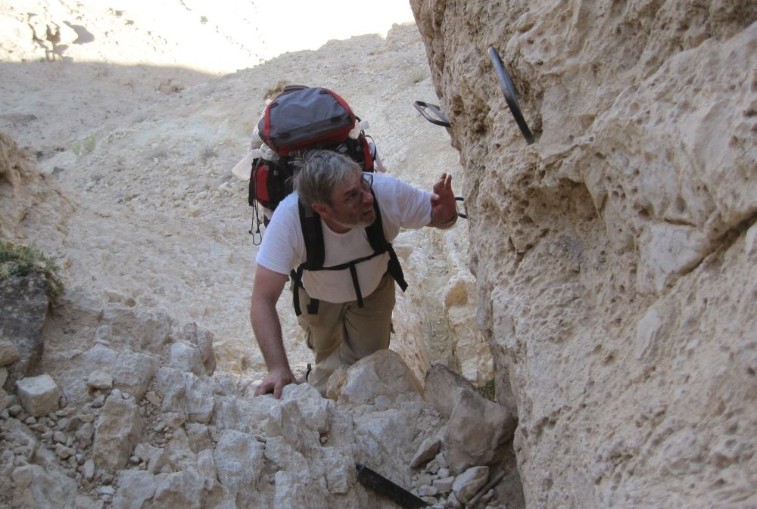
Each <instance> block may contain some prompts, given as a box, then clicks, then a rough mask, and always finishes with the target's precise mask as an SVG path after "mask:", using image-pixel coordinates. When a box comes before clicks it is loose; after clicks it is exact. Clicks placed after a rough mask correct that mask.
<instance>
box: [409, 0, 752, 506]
mask: <svg viewBox="0 0 757 509" xmlns="http://www.w3.org/2000/svg"><path fill="white" fill-rule="evenodd" d="M411 5H412V8H413V11H414V15H415V18H416V22H417V24H418V28H419V30H420V32H421V34H422V36H423V39H424V42H425V45H426V53H427V58H428V61H429V64H430V66H431V70H432V77H433V81H434V86H435V89H436V92H437V95H438V96H439V97H440V102H441V108H442V110H443V111H444V112H445V113H446V115H447V116H448V118H449V120H450V123H451V126H450V127H449V128H448V131H449V133H450V136H451V138H452V143H453V145H454V146H455V147H456V148H457V149H458V150H459V152H460V159H461V164H462V166H463V167H464V180H465V184H464V195H465V199H466V201H465V202H466V207H467V211H468V214H469V216H470V221H469V233H470V243H471V246H470V251H471V260H470V266H471V270H472V272H473V273H474V274H475V276H476V279H477V291H478V299H479V302H478V313H477V318H478V325H479V327H480V329H481V330H482V331H483V334H484V336H485V337H486V338H487V341H488V343H489V346H490V348H491V350H492V352H493V354H494V358H495V371H496V380H497V384H496V390H497V399H498V400H499V401H500V402H501V403H503V404H506V405H508V406H510V408H512V409H514V410H515V411H516V412H517V415H518V419H519V425H518V429H517V431H516V435H515V445H514V447H515V452H516V455H517V457H518V465H519V469H520V474H521V477H522V482H523V489H524V495H525V498H526V503H527V505H528V506H529V507H628V506H646V507H684V506H685V507H713V506H719V507H723V506H734V507H735V506H739V507H743V506H747V505H752V504H755V503H757V496H755V494H754V486H755V485H756V484H757V476H756V474H755V472H757V458H755V456H754V452H755V438H754V437H755V433H754V432H755V429H756V428H755V424H756V423H757V406H755V398H756V396H757V378H755V370H757V334H756V332H757V319H756V318H755V317H757V299H755V297H756V296H757V287H756V286H755V280H756V279H757V269H756V268H755V261H756V260H757V249H756V248H755V236H756V235H757V227H755V226H754V221H755V211H757V178H755V177H757V171H756V168H757V144H756V143H755V141H757V120H755V119H756V118H757V117H756V113H757V81H756V76H755V69H757V51H755V50H757V24H756V23H755V22H754V21H755V19H757V5H755V4H754V3H753V2H748V1H730V2H728V1H724V2H715V1H713V2H688V1H662V0H658V1H640V0H637V1H630V2H615V1H610V0H606V1H581V0H573V1H569V2H553V1H547V0H542V1H535V2H522V1H503V2H488V1H484V0H469V1H460V0H448V1H430V0H412V1H411ZM490 47H493V48H494V50H496V52H497V53H498V54H499V55H500V57H501V59H502V61H503V63H504V67H505V68H506V69H507V70H508V71H509V74H510V75H511V78H512V82H513V83H514V88H515V90H516V91H517V97H518V100H519V105H520V109H521V110H522V114H523V116H524V118H525V120H526V122H527V123H528V124H529V127H530V129H531V130H532V131H533V134H534V137H535V142H534V143H533V144H528V143H527V142H526V140H525V139H524V136H522V135H521V133H520V131H519V129H518V125H517V124H516V122H515V120H514V116H513V114H512V112H511V110H510V108H508V105H507V103H506V101H505V98H504V96H503V92H502V89H501V87H500V82H499V81H498V77H497V74H496V72H495V69H494V66H493V61H492V58H491V54H490V53H489V48H490Z"/></svg>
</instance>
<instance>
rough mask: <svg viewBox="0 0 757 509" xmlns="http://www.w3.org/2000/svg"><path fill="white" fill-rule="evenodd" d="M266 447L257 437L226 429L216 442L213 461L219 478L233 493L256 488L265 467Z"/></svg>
mask: <svg viewBox="0 0 757 509" xmlns="http://www.w3.org/2000/svg"><path fill="white" fill-rule="evenodd" d="M263 451H264V447H263V445H262V444H260V443H259V442H258V441H257V440H255V437H253V436H251V435H248V434H246V433H241V432H239V431H234V430H226V431H224V432H222V433H221V436H220V438H219V440H218V443H217V444H216V448H215V451H214V452H213V461H214V463H215V468H216V471H217V472H218V480H219V481H221V484H223V485H224V486H225V487H226V488H227V489H228V490H229V492H230V493H231V494H236V493H237V492H239V491H240V490H254V489H255V486H256V484H257V482H258V480H259V479H260V475H261V472H262V468H263V458H264V453H263Z"/></svg>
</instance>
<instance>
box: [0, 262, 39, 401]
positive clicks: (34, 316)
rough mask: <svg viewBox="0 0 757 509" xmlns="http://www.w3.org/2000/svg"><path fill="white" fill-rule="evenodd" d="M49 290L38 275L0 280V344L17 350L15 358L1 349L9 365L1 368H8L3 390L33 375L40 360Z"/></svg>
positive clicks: (9, 351)
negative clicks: (28, 375)
mask: <svg viewBox="0 0 757 509" xmlns="http://www.w3.org/2000/svg"><path fill="white" fill-rule="evenodd" d="M48 286H49V283H48V282H47V280H46V279H45V276H44V275H43V274H40V273H38V272H35V273H32V274H29V275H28V276H20V277H11V278H8V279H3V280H0V342H2V344H4V345H7V344H9V343H10V344H11V345H12V346H13V347H15V349H16V354H14V353H13V351H12V349H11V348H10V347H9V346H5V347H4V348H3V351H4V354H3V355H4V357H5V362H7V363H8V364H4V365H6V366H7V367H8V380H7V381H6V385H5V389H6V390H7V391H9V392H12V390H13V384H14V383H15V382H16V381H17V380H19V379H21V378H23V377H24V376H26V375H27V374H29V373H31V372H33V370H34V368H35V367H36V366H37V364H38V363H39V360H40V358H41V357H42V349H43V341H42V326H43V325H44V323H45V318H46V317H47V309H48V306H49V304H50V301H49V299H48V297H47V290H48ZM16 355H17V356H18V357H17V358H16ZM13 359H15V360H13Z"/></svg>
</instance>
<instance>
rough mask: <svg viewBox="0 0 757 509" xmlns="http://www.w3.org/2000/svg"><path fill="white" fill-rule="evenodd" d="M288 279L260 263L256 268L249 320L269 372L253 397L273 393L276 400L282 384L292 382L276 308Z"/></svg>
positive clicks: (292, 377) (292, 378) (279, 396)
mask: <svg viewBox="0 0 757 509" xmlns="http://www.w3.org/2000/svg"><path fill="white" fill-rule="evenodd" d="M287 279H288V276H287V275H285V274H279V273H278V272H274V271H272V270H269V269H266V268H265V267H262V266H260V265H258V267H257V269H256V270H255V282H254V284H253V286H252V300H251V303H250V323H251V324H252V330H253V331H254V332H255V339H256V340H257V341H258V346H259V347H260V351H261V352H262V353H263V359H265V365H266V367H268V375H266V377H265V378H264V379H263V383H261V384H260V386H258V388H257V389H256V390H255V395H256V396H259V395H261V394H268V393H271V392H273V397H275V398H276V399H279V398H281V391H282V390H283V388H284V386H285V385H287V384H291V383H293V382H294V375H293V374H292V370H291V368H290V367H289V360H288V359H287V354H286V350H285V349H284V341H283V339H282V337H281V321H280V320H279V314H278V312H277V311H276V302H278V300H279V297H280V296H281V292H282V291H283V290H284V285H285V284H286V282H287Z"/></svg>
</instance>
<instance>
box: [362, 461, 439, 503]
mask: <svg viewBox="0 0 757 509" xmlns="http://www.w3.org/2000/svg"><path fill="white" fill-rule="evenodd" d="M355 466H356V467H357V480H358V481H359V482H360V484H362V485H363V486H365V487H366V488H369V489H371V490H373V491H375V492H376V493H378V494H379V495H383V496H385V497H387V498H390V499H391V500H392V501H393V502H394V503H395V504H397V505H399V506H401V507H403V508H404V509H415V508H418V507H428V503H426V502H425V501H424V500H423V499H421V498H418V497H416V496H415V495H413V494H412V493H410V492H409V491H407V490H406V489H404V488H402V487H401V486H399V485H397V484H394V483H393V482H392V481H390V480H389V479H387V478H386V477H384V476H382V475H381V474H378V473H376V472H374V471H373V470H371V469H370V468H368V467H366V466H365V465H363V464H362V463H357V464H356V465H355Z"/></svg>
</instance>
